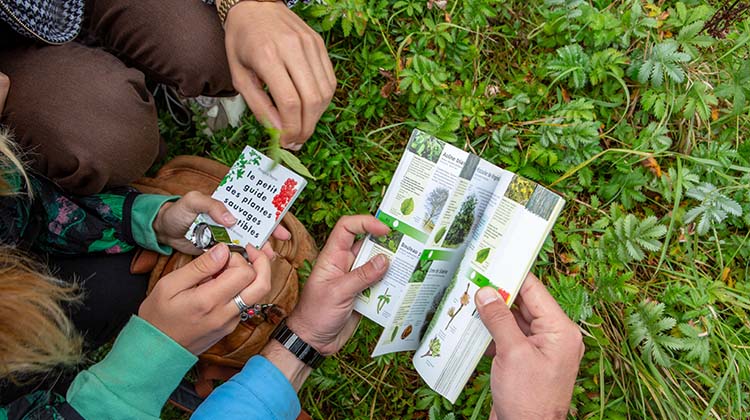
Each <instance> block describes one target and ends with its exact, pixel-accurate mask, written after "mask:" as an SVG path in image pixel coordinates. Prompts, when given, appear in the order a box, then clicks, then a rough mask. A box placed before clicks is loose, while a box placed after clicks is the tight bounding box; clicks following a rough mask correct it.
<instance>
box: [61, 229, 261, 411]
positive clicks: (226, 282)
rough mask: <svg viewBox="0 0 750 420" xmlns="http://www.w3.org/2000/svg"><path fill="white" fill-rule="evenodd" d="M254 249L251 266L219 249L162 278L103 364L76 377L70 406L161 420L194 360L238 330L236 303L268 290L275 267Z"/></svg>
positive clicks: (227, 250) (224, 246) (251, 298)
mask: <svg viewBox="0 0 750 420" xmlns="http://www.w3.org/2000/svg"><path fill="white" fill-rule="evenodd" d="M249 251H250V252H248V253H249V254H251V255H252V257H251V259H252V265H251V264H248V261H247V260H245V259H244V258H242V257H241V256H239V255H238V254H236V253H230V252H229V249H228V248H227V246H226V245H223V244H220V245H217V246H215V247H214V248H212V249H211V250H210V251H209V252H207V253H205V254H204V255H201V256H200V257H198V258H196V259H195V260H193V261H192V262H191V263H190V264H188V265H186V266H184V267H182V268H180V269H178V270H176V271H174V272H172V273H170V274H169V275H167V276H165V277H164V278H163V279H161V281H159V282H158V283H157V284H156V287H154V290H153V291H152V292H151V294H149V296H148V297H147V298H146V300H144V301H143V304H141V307H140V309H139V311H138V314H139V317H133V318H132V319H131V320H130V322H129V323H128V325H127V326H126V327H125V328H124V329H123V331H122V332H121V333H120V335H119V336H118V338H117V340H116V341H115V345H114V347H113V348H112V350H111V351H110V353H109V354H108V355H107V356H106V357H105V358H104V360H102V361H101V362H99V363H97V364H96V365H94V366H92V367H91V368H89V369H87V370H85V371H83V372H81V373H79V374H78V376H76V378H75V380H74V381H73V384H72V385H71V387H70V389H69V390H68V395H67V400H68V402H69V403H70V405H71V406H72V407H73V408H75V409H76V410H77V411H78V412H79V413H80V414H81V415H83V417H84V418H87V419H100V418H106V419H115V420H117V419H132V418H138V419H141V418H143V419H152V418H153V419H156V418H159V413H160V412H161V408H162V406H163V405H164V403H165V402H166V400H167V398H168V397H169V394H170V393H171V392H172V391H173V390H174V388H175V387H176V386H177V384H178V383H179V381H180V379H182V377H183V376H184V375H185V373H186V372H187V370H188V369H189V368H190V367H191V366H192V365H193V363H195V361H196V360H197V358H196V357H195V355H197V354H200V353H202V352H204V351H205V350H206V349H208V348H209V347H211V346H212V345H213V344H214V343H216V342H217V341H218V340H220V339H221V338H222V337H224V336H225V335H226V334H228V333H230V332H231V331H233V330H234V329H235V328H236V327H237V324H238V323H239V321H240V318H239V313H238V310H237V306H236V305H235V304H234V302H233V297H234V296H237V295H240V296H242V298H243V299H244V300H246V301H248V302H257V301H258V300H260V299H261V298H262V297H263V296H265V295H266V294H267V293H268V292H269V291H270V287H271V286H270V279H271V268H270V261H269V260H268V258H267V257H266V256H265V254H263V253H262V252H260V251H257V250H252V249H250V250H249ZM252 251H254V252H252Z"/></svg>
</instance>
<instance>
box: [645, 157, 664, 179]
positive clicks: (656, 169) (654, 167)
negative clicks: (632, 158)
mask: <svg viewBox="0 0 750 420" xmlns="http://www.w3.org/2000/svg"><path fill="white" fill-rule="evenodd" d="M641 165H643V166H644V167H646V168H648V170H649V171H650V172H651V173H652V174H654V176H655V177H657V178H661V166H659V162H657V161H656V159H654V157H653V156H650V157H648V158H646V159H645V160H642V161H641Z"/></svg>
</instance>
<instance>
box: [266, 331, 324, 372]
mask: <svg viewBox="0 0 750 420" xmlns="http://www.w3.org/2000/svg"><path fill="white" fill-rule="evenodd" d="M271 338H272V339H274V340H276V341H278V342H279V343H281V345H282V346H284V348H286V349H287V350H289V351H290V352H292V354H293V355H294V356H295V357H296V358H298V359H299V360H301V361H302V363H304V364H306V365H307V366H310V367H311V368H313V369H315V368H316V367H318V366H320V364H321V363H323V359H325V356H323V355H322V354H320V353H318V351H317V350H315V349H314V348H313V347H312V346H311V345H309V344H307V343H306V342H305V340H303V339H301V338H299V336H298V335H297V334H295V333H294V331H292V330H290V329H289V327H287V326H286V319H285V320H282V321H281V323H280V324H279V325H278V326H277V327H276V329H275V330H273V332H272V333H271Z"/></svg>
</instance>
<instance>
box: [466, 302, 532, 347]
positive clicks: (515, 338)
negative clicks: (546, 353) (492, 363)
mask: <svg viewBox="0 0 750 420" xmlns="http://www.w3.org/2000/svg"><path fill="white" fill-rule="evenodd" d="M474 300H475V302H476V303H477V310H478V311H479V317H480V318H481V319H482V323H484V326H485V327H487V330H489V332H490V334H491V335H492V339H493V340H495V347H496V348H497V350H498V352H497V353H498V354H500V353H501V351H500V350H501V349H509V348H510V347H511V346H513V345H515V344H519V343H522V342H524V341H525V340H526V336H525V335H524V334H523V331H521V329H520V328H519V327H518V324H516V318H515V317H514V316H513V313H512V312H511V311H510V308H509V307H508V305H507V304H506V303H505V300H504V299H503V298H502V297H501V296H500V294H499V293H498V292H497V290H495V289H493V288H492V287H483V288H481V289H479V290H478V291H477V294H476V296H475V298H474Z"/></svg>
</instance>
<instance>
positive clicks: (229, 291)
mask: <svg viewBox="0 0 750 420" xmlns="http://www.w3.org/2000/svg"><path fill="white" fill-rule="evenodd" d="M254 279H255V270H254V269H253V268H252V267H251V266H250V265H249V264H248V263H247V260H246V259H245V258H244V257H243V256H241V255H240V254H238V253H236V252H232V253H231V256H230V257H229V263H228V264H227V267H226V269H225V270H224V271H223V272H222V273H221V274H219V275H218V276H216V277H215V278H212V279H211V280H209V281H207V282H205V283H202V284H200V285H199V286H198V287H197V288H196V289H195V292H196V293H198V294H199V295H200V296H202V297H203V298H204V299H206V300H208V301H209V302H213V303H214V304H215V305H219V304H224V303H226V302H229V301H231V300H232V299H233V298H234V297H235V296H236V295H238V294H239V293H240V291H242V289H244V288H246V287H247V286H248V285H249V284H250V283H252V282H253V280H254Z"/></svg>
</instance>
